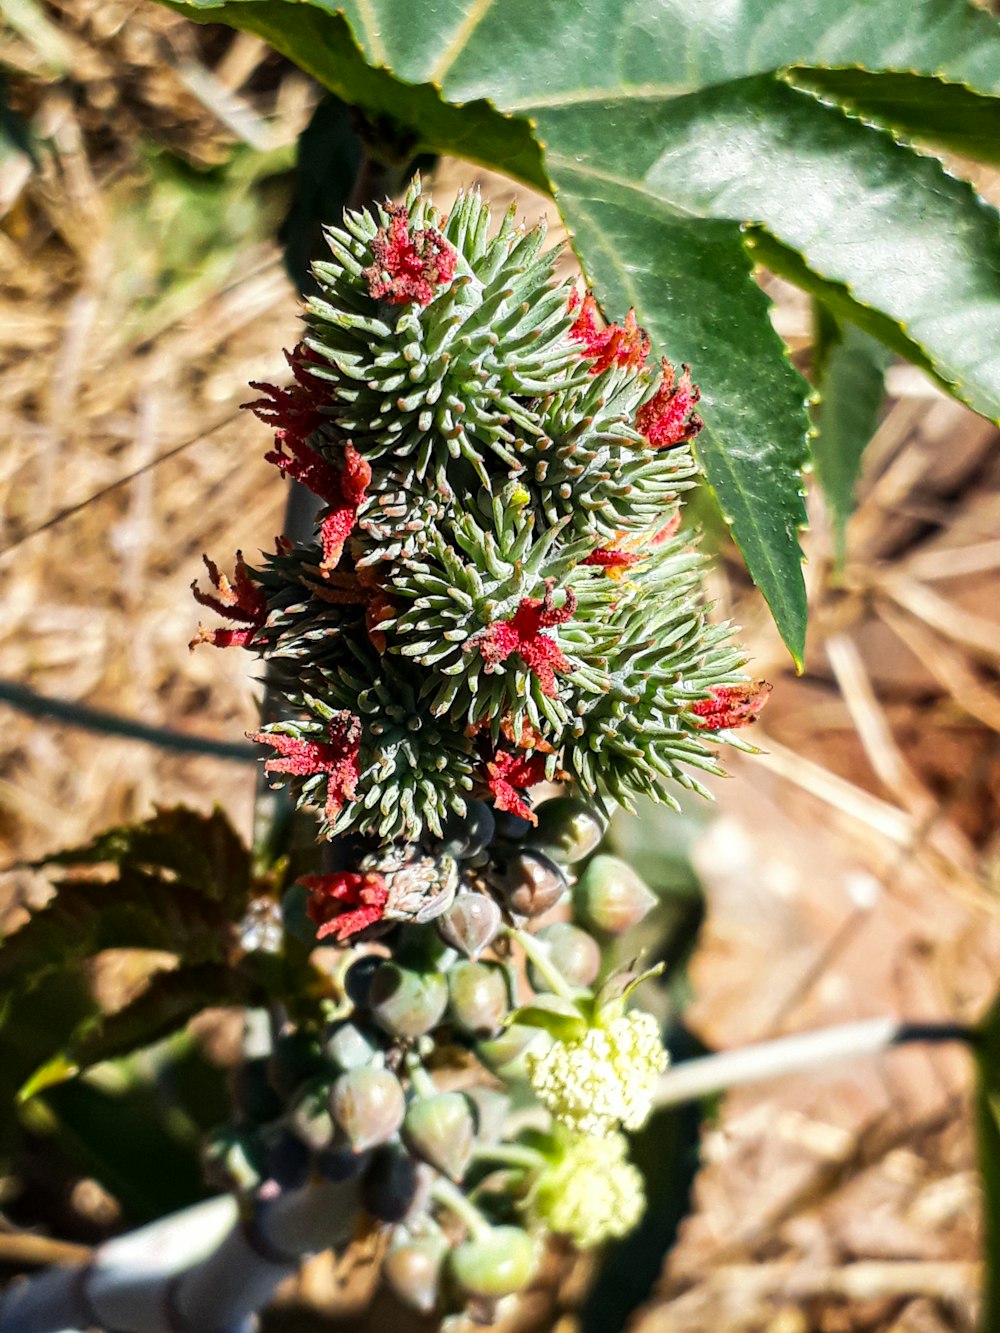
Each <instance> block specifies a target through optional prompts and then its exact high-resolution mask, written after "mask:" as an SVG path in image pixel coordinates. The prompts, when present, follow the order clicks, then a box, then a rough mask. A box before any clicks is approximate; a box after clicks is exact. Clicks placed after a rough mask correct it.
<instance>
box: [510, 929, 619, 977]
mask: <svg viewBox="0 0 1000 1333" xmlns="http://www.w3.org/2000/svg"><path fill="white" fill-rule="evenodd" d="M537 938H538V939H540V940H542V941H543V943H544V944H545V945H546V946H547V947H548V951H549V957H550V958H551V960H552V963H553V966H555V967H556V968H557V969H558V970H559V971H560V972H561V973H562V975H563V976H564V977H565V978H566V980H567V981H568V982H569V984H570V985H571V986H589V985H590V983H591V982H592V981H593V980H594V978H595V977H596V976H597V974H598V972H600V970H601V951H600V949H599V947H598V945H597V942H596V941H595V940H593V939H592V938H591V937H590V936H589V935H588V934H587V932H586V931H585V930H581V929H580V927H579V926H573V925H570V923H569V922H568V921H557V922H556V923H555V924H554V925H551V926H546V927H545V928H544V929H543V930H540V931H539V932H538V936H537ZM528 980H529V981H530V982H531V984H532V986H534V988H535V990H536V991H544V990H548V989H549V987H548V983H547V982H546V980H545V978H544V977H543V976H542V975H541V973H540V972H538V970H537V969H536V968H535V966H534V964H532V963H529V964H528Z"/></svg>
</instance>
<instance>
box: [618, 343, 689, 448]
mask: <svg viewBox="0 0 1000 1333" xmlns="http://www.w3.org/2000/svg"><path fill="white" fill-rule="evenodd" d="M674 380H675V375H674V368H673V366H672V365H671V364H670V362H669V361H668V360H667V358H666V357H664V358H663V378H662V380H661V381H660V387H659V388H658V389H657V391H656V393H654V394H653V396H652V398H650V399H649V401H648V402H645V403H643V405H642V407H640V408H639V411H638V413H637V414H636V418H635V428H636V430H637V431H638V432H639V434H640V435H645V437H646V439H647V440H648V441H649V443H650V445H652V447H653V448H654V449H670V448H671V447H672V446H673V445H675V444H683V443H684V441H685V440H693V439H694V437H695V436H696V435H697V434H698V432H699V431H700V430H701V428H702V425H703V424H704V423H703V422H702V419H701V417H699V416H698V415H697V414H696V413H695V411H694V407H695V404H696V403H697V402H698V400H699V399H700V398H701V390H700V389H699V388H698V386H697V384H692V383H691V367H690V366H686V365H685V366H681V377H680V379H679V380H677V382H676V383H675V382H674Z"/></svg>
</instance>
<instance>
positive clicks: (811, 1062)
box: [655, 1018, 975, 1106]
mask: <svg viewBox="0 0 1000 1333" xmlns="http://www.w3.org/2000/svg"><path fill="white" fill-rule="evenodd" d="M974 1038H975V1032H974V1030H973V1029H971V1028H968V1027H965V1026H963V1025H961V1024H959V1023H904V1022H900V1021H899V1020H898V1019H895V1018H870V1019H865V1020H864V1021H863V1022H860V1023H844V1024H842V1025H839V1026H837V1027H829V1028H820V1030H819V1031H818V1032H806V1033H802V1034H801V1035H796V1036H794V1037H779V1038H777V1040H775V1041H763V1042H760V1043H759V1044H757V1045H754V1046H745V1047H743V1049H742V1050H736V1051H721V1052H720V1053H719V1054H718V1055H706V1056H703V1057H701V1058H699V1059H697V1060H685V1061H684V1062H683V1063H682V1064H678V1065H674V1067H673V1068H672V1069H668V1070H667V1072H666V1073H665V1074H664V1075H663V1076H662V1077H661V1079H660V1081H659V1084H658V1085H657V1091H656V1097H655V1105H656V1106H675V1105H677V1104H678V1103H680V1102H691V1101H696V1100H697V1099H698V1098H699V1097H708V1096H711V1095H712V1094H713V1093H717V1092H725V1091H726V1090H727V1089H728V1088H737V1087H741V1086H743V1085H744V1084H747V1083H759V1082H761V1081H763V1080H764V1079H769V1078H780V1077H782V1076H783V1075H786V1074H797V1073H801V1072H802V1071H804V1070H807V1069H816V1068H824V1067H826V1066H827V1065H830V1064H834V1063H836V1062H837V1061H838V1060H857V1059H859V1058H862V1057H864V1056H869V1055H877V1054H878V1053H879V1052H880V1051H885V1050H888V1049H889V1048H890V1047H892V1046H899V1045H902V1044H904V1043H906V1042H912V1041H965V1042H968V1041H971V1040H974Z"/></svg>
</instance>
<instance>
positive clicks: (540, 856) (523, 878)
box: [503, 847, 568, 917]
mask: <svg viewBox="0 0 1000 1333" xmlns="http://www.w3.org/2000/svg"><path fill="white" fill-rule="evenodd" d="M567 888H568V884H567V880H566V876H565V875H564V874H563V872H562V871H561V870H560V869H559V867H558V866H557V865H556V863H555V861H553V860H552V858H551V857H550V856H546V855H545V853H544V852H539V851H535V850H534V849H532V848H530V847H525V848H524V849H523V850H522V851H520V852H518V853H517V855H516V856H514V857H512V858H511V860H510V861H509V862H508V864H507V870H506V873H505V875H504V878H503V891H504V894H505V895H506V898H507V902H508V904H509V906H510V910H511V911H512V912H515V913H516V914H517V915H518V916H526V917H533V916H542V915H543V914H544V913H545V912H548V911H549V910H550V909H551V908H553V907H555V905H556V903H557V902H558V901H559V899H560V898H561V897H562V896H563V894H564V893H565V892H566V889H567Z"/></svg>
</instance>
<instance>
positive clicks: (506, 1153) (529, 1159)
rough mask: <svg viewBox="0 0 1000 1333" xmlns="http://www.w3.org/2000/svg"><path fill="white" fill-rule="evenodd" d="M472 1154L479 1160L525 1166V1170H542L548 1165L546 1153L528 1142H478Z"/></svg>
mask: <svg viewBox="0 0 1000 1333" xmlns="http://www.w3.org/2000/svg"><path fill="white" fill-rule="evenodd" d="M472 1156H473V1159H474V1160H475V1161H477V1162H499V1163H500V1164H501V1165H504V1166H520V1167H523V1168H524V1170H525V1171H540V1170H542V1168H543V1167H544V1166H546V1165H547V1158H546V1157H545V1155H544V1154H543V1153H540V1152H539V1151H538V1149H537V1148H529V1147H528V1145H527V1144H526V1143H477V1144H476V1146H475V1147H474V1148H473V1150H472Z"/></svg>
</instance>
